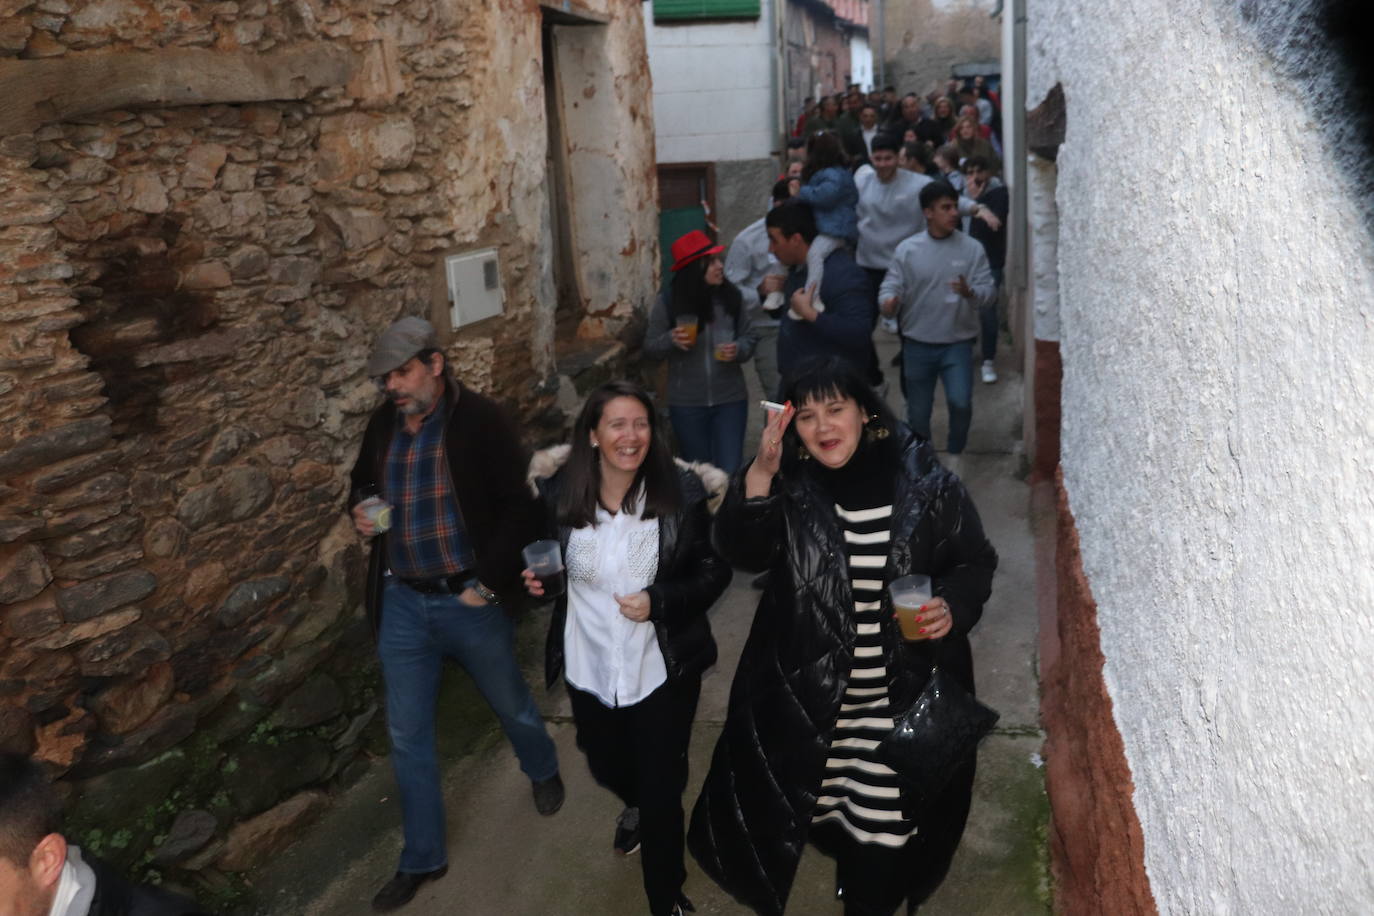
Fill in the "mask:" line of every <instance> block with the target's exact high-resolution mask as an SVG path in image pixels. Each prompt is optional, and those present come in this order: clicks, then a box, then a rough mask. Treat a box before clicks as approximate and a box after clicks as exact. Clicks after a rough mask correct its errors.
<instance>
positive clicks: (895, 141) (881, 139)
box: [868, 133, 902, 153]
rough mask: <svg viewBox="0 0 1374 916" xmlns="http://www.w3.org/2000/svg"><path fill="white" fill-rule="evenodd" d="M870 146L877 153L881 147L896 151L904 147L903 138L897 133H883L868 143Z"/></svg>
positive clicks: (892, 151) (891, 151)
mask: <svg viewBox="0 0 1374 916" xmlns="http://www.w3.org/2000/svg"><path fill="white" fill-rule="evenodd" d="M868 148H869V149H870V150H872V151H873V152H875V153H876V152H877V151H878V150H880V149H885V150H887V151H888V152H889V153H895V152H897V151H898V150H900V149H901V148H902V138H901V137H898V136H896V135H895V134H889V133H881V134H878V135H877V136H876V137H874V138H873V142H872V143H870V144H868Z"/></svg>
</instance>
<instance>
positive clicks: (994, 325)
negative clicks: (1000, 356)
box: [978, 267, 1003, 360]
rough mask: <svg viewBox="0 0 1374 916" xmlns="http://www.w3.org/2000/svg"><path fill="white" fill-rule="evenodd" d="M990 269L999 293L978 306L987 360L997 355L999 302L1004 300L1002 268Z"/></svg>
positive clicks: (984, 352)
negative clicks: (986, 302) (985, 303)
mask: <svg viewBox="0 0 1374 916" xmlns="http://www.w3.org/2000/svg"><path fill="white" fill-rule="evenodd" d="M989 269H990V270H991V271H992V282H993V283H995V284H997V295H996V296H994V297H993V300H992V301H991V302H989V303H988V304H987V305H980V306H979V307H978V325H979V328H980V330H981V333H980V334H979V336H980V337H982V339H983V359H985V360H990V359H993V358H994V357H996V356H997V332H998V331H999V330H1000V328H999V327H998V325H999V322H998V321H997V303H998V302H1000V301H1001V300H1002V277H1003V271H1002V268H1000V267H992V268H989Z"/></svg>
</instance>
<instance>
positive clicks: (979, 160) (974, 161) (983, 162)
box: [962, 156, 991, 172]
mask: <svg viewBox="0 0 1374 916" xmlns="http://www.w3.org/2000/svg"><path fill="white" fill-rule="evenodd" d="M962 168H963V170H964V171H965V172H967V171H968V170H969V169H989V168H991V166H990V165H989V164H988V160H987V157H986V156H969V157H968V158H967V159H965V160H964V163H963V166H962Z"/></svg>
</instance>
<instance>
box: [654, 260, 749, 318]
mask: <svg viewBox="0 0 1374 916" xmlns="http://www.w3.org/2000/svg"><path fill="white" fill-rule="evenodd" d="M719 257H720V255H718V254H710V255H705V256H703V257H700V258H697V259H696V260H695V261H693V262H692V263H690V264H688V265H687V266H685V267H683V268H682V269H681V270H679V271H677V272H676V273H674V274H673V275H672V276H671V277H670V278H669V280H668V311H669V317H670V318H674V319H676V318H677V317H678V316H679V315H696V316H697V323H698V324H700V325H702V326H703V327H704V326H705V325H708V324H710V323H711V319H712V318H714V317H715V314H716V307H715V306H716V300H720V304H721V305H723V306H724V307H725V311H726V312H727V313H728V314H729V315H730V317H731V318H733V319H734V320H735V321H739V313H740V309H741V308H743V307H744V297H743V296H742V295H740V291H739V289H738V288H736V286H735V284H733V283H731V282H730V281H729V280H728V279H725V280H722V281H721V283H720V286H711V285H710V284H709V283H707V282H706V268H707V267H708V266H709V265H710V263H711V261H713V260H714V259H716V258H719Z"/></svg>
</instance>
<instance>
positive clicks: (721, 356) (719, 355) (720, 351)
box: [716, 340, 735, 363]
mask: <svg viewBox="0 0 1374 916" xmlns="http://www.w3.org/2000/svg"><path fill="white" fill-rule="evenodd" d="M734 343H735V342H734V341H733V340H718V341H716V362H718V363H728V362H729V361H730V354H729V351H727V350H726V349H725V348H726V347H730V346H734Z"/></svg>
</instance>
